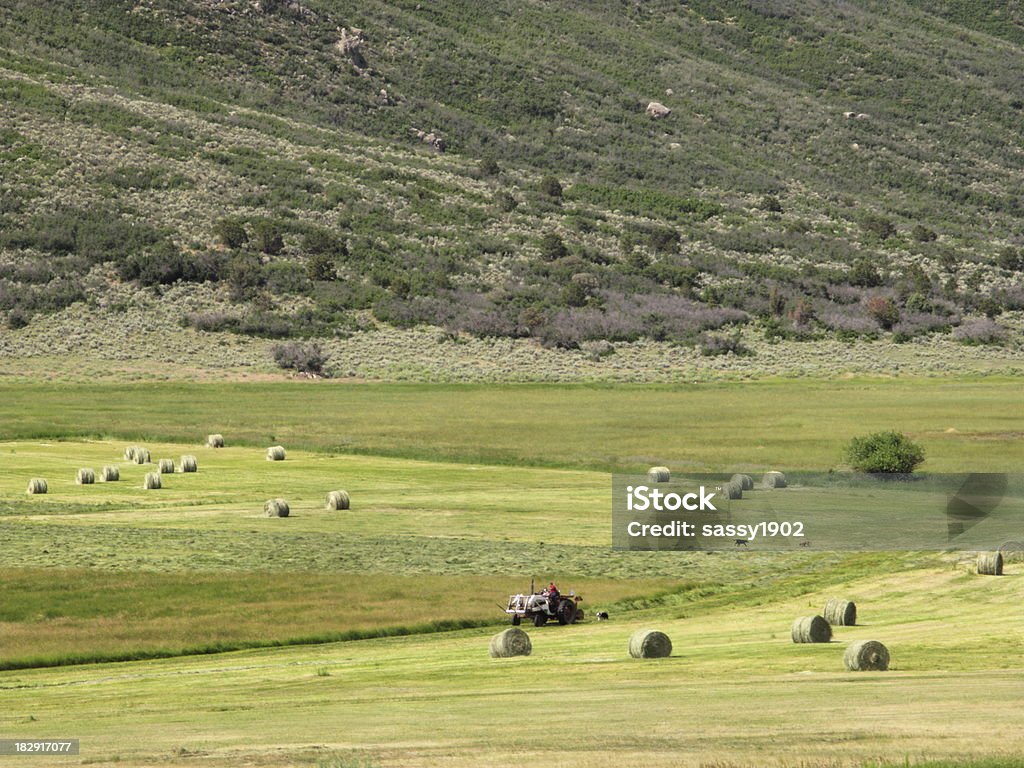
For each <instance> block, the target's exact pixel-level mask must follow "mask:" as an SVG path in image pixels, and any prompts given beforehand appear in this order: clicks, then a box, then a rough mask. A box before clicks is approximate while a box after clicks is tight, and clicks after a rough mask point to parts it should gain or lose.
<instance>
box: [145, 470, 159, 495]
mask: <svg viewBox="0 0 1024 768" xmlns="http://www.w3.org/2000/svg"><path fill="white" fill-rule="evenodd" d="M142 487H143V488H145V489H146V490H147V491H155V490H158V489H159V488H162V487H163V483H162V482H161V481H160V473H159V472H147V473H146V477H145V478H144V479H143V481H142Z"/></svg>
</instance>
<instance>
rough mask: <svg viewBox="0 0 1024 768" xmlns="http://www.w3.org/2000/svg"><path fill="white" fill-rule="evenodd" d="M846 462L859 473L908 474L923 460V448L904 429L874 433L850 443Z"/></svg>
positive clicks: (856, 438) (854, 439) (847, 447)
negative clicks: (903, 431) (902, 430)
mask: <svg viewBox="0 0 1024 768" xmlns="http://www.w3.org/2000/svg"><path fill="white" fill-rule="evenodd" d="M846 461H847V462H848V463H849V464H850V466H851V467H853V468H854V469H855V470H857V471H858V472H873V473H874V472H880V473H891V474H903V475H909V474H910V473H911V472H913V471H914V470H915V469H916V468H917V466H918V465H919V464H920V463H921V462H922V461H924V449H923V448H922V447H921V446H920V445H918V444H917V443H915V442H913V441H912V440H911V439H910V438H909V437H907V436H906V435H904V434H902V433H901V432H892V431H890V432H874V433H872V434H870V435H867V436H866V437H855V438H853V439H852V440H851V441H850V442H849V444H848V445H847V446H846Z"/></svg>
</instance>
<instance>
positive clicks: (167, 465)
mask: <svg viewBox="0 0 1024 768" xmlns="http://www.w3.org/2000/svg"><path fill="white" fill-rule="evenodd" d="M157 469H159V470H160V474H161V475H173V474H174V460H173V459H160V461H159V462H157Z"/></svg>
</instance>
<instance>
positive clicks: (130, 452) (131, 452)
mask: <svg viewBox="0 0 1024 768" xmlns="http://www.w3.org/2000/svg"><path fill="white" fill-rule="evenodd" d="M137 450H139V446H137V445H129V446H128V447H127V448H125V449H124V460H125V461H135V452H136V451H137Z"/></svg>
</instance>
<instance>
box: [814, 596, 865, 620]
mask: <svg viewBox="0 0 1024 768" xmlns="http://www.w3.org/2000/svg"><path fill="white" fill-rule="evenodd" d="M821 615H822V616H824V617H825V621H827V622H828V623H829V624H831V625H832V626H833V627H852V626H854V625H855V624H856V623H857V605H856V603H854V602H852V601H850V600H838V599H836V598H831V599H829V600H828V602H826V603H825V610H824V611H822V614H821Z"/></svg>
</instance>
